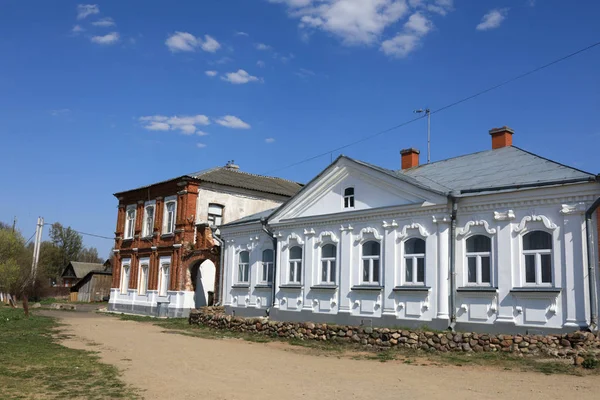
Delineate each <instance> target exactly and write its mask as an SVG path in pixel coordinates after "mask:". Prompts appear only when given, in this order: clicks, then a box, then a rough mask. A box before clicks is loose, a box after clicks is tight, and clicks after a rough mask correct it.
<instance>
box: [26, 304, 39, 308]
mask: <svg viewBox="0 0 600 400" xmlns="http://www.w3.org/2000/svg"><path fill="white" fill-rule="evenodd" d="M41 306H42V305H41V304H40V303H33V304H32V305H30V306H29V308H40V307H41Z"/></svg>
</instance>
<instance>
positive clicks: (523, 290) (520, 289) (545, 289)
mask: <svg viewBox="0 0 600 400" xmlns="http://www.w3.org/2000/svg"><path fill="white" fill-rule="evenodd" d="M561 290H562V289H561V288H557V287H534V286H532V287H516V288H512V289H511V290H510V292H511V293H515V294H518V293H547V294H552V293H553V294H558V293H560V292H561Z"/></svg>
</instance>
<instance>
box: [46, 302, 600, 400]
mask: <svg viewBox="0 0 600 400" xmlns="http://www.w3.org/2000/svg"><path fill="white" fill-rule="evenodd" d="M45 313H46V314H50V315H53V316H57V317H59V318H60V319H61V320H62V322H63V323H65V324H67V333H70V334H72V335H74V337H72V338H70V339H67V340H66V341H65V342H64V344H65V345H67V346H69V347H74V348H80V349H88V350H94V351H99V352H100V356H101V358H102V360H103V361H104V362H106V363H110V364H114V365H116V366H117V367H119V368H120V369H121V370H122V371H123V379H124V380H125V381H126V382H127V383H129V384H131V385H133V386H135V387H137V388H140V389H141V390H142V393H143V396H144V397H145V398H147V399H203V398H209V399H239V400H253V399H319V400H329V399H344V400H347V399H378V400H384V399H395V400H396V399H399V398H404V399H444V400H447V399H478V400H482V399H511V400H516V399H524V398H526V399H527V400H534V399H544V400H549V399H565V398H574V397H577V398H581V399H585V398H590V399H591V398H597V397H598V394H600V379H599V378H598V377H576V376H564V375H551V376H546V375H543V374H540V373H520V372H513V371H502V370H498V369H494V368H490V369H487V368H478V369H475V368H469V367H455V366H420V365H406V364H403V363H400V362H386V363H380V362H378V361H374V360H351V359H347V358H343V359H338V358H337V357H322V356H315V355H307V354H299V353H298V352H296V351H289V350H290V348H289V347H288V346H287V345H282V344H281V343H250V342H246V341H242V340H211V339H201V338H197V337H188V336H183V335H179V334H168V333H165V331H163V329H162V328H159V327H157V326H154V325H151V324H148V323H139V322H132V321H122V320H119V319H117V318H115V317H112V316H106V315H98V314H83V313H68V312H52V313H51V312H45Z"/></svg>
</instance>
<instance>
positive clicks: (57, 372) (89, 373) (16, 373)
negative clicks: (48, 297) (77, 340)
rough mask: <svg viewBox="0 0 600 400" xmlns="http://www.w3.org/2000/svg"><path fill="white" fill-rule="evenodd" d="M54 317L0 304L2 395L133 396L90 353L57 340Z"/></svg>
mask: <svg viewBox="0 0 600 400" xmlns="http://www.w3.org/2000/svg"><path fill="white" fill-rule="evenodd" d="M58 327H59V325H58V323H57V322H56V321H55V320H54V319H52V318H48V317H41V316H36V315H32V316H30V317H29V318H26V317H25V316H24V314H23V310H21V309H11V308H0V398H1V399H30V398H42V399H66V398H68V399H77V398H80V399H114V398H138V395H137V394H136V393H135V392H134V391H133V389H131V388H129V387H128V386H127V385H126V384H124V383H123V382H122V381H121V380H120V379H119V372H118V370H117V369H116V368H115V367H113V366H111V365H107V364H103V363H101V362H100V361H99V358H98V356H96V355H95V354H94V353H92V352H89V351H84V350H75V349H69V348H67V347H64V346H62V345H60V344H58V343H57V340H58V339H57V337H56V336H57V335H58V334H59V331H58V330H57V328H58Z"/></svg>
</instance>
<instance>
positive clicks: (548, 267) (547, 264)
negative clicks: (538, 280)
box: [541, 254, 552, 283]
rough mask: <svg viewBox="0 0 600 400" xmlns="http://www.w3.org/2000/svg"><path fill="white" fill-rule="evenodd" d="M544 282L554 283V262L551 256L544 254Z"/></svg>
mask: <svg viewBox="0 0 600 400" xmlns="http://www.w3.org/2000/svg"><path fill="white" fill-rule="evenodd" d="M541 261H542V282H544V283H552V260H551V258H550V254H542V255H541Z"/></svg>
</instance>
